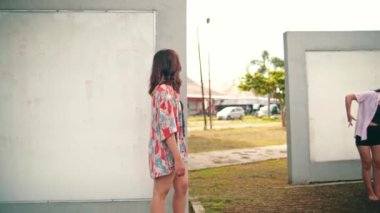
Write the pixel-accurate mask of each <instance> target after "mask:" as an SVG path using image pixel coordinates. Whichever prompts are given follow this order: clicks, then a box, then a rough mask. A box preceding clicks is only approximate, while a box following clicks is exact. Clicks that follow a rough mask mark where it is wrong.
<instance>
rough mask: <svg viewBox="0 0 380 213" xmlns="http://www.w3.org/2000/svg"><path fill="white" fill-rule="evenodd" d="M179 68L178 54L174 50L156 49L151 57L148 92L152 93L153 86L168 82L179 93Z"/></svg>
mask: <svg viewBox="0 0 380 213" xmlns="http://www.w3.org/2000/svg"><path fill="white" fill-rule="evenodd" d="M181 69H182V67H181V63H180V61H179V57H178V54H177V53H176V52H175V51H174V50H171V49H164V50H160V51H158V52H157V53H156V54H155V55H154V57H153V65H152V73H151V75H150V85H149V94H150V95H152V93H153V90H154V88H156V86H157V85H159V84H169V85H171V86H172V87H173V89H174V90H175V91H176V92H178V93H179V90H180V87H181V83H182V81H181V79H180V76H179V72H180V71H181Z"/></svg>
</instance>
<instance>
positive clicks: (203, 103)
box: [197, 28, 207, 130]
mask: <svg viewBox="0 0 380 213" xmlns="http://www.w3.org/2000/svg"><path fill="white" fill-rule="evenodd" d="M197 39H198V56H199V71H200V75H201V89H202V113H203V119H204V126H203V129H204V130H207V119H206V109H205V93H204V89H203V75H202V62H201V61H202V60H201V47H200V44H199V30H198V28H197Z"/></svg>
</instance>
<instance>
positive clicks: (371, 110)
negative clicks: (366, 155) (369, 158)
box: [355, 91, 380, 140]
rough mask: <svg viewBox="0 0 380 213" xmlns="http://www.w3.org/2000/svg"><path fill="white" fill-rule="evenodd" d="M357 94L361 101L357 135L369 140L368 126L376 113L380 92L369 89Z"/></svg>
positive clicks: (356, 128) (359, 101)
mask: <svg viewBox="0 0 380 213" xmlns="http://www.w3.org/2000/svg"><path fill="white" fill-rule="evenodd" d="M355 96H356V99H357V100H358V103H359V109H358V114H357V117H356V118H357V121H356V126H355V135H358V136H360V137H361V140H367V127H368V125H369V123H371V120H372V118H373V116H374V115H375V113H376V110H377V106H378V105H379V101H380V93H378V92H375V91H367V92H363V93H357V94H355Z"/></svg>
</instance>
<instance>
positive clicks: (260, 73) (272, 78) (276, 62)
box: [238, 50, 285, 126]
mask: <svg viewBox="0 0 380 213" xmlns="http://www.w3.org/2000/svg"><path fill="white" fill-rule="evenodd" d="M250 65H256V66H258V68H257V70H256V71H255V72H253V73H251V72H250V71H249V70H247V72H246V73H245V75H244V77H242V78H241V80H240V83H239V85H238V88H239V89H240V90H243V91H252V92H254V93H255V94H257V95H267V96H268V116H270V102H271V98H275V99H277V100H278V102H279V105H280V110H281V118H282V124H283V126H285V123H284V115H285V114H284V106H285V93H284V92H285V71H284V61H283V60H282V59H280V58H278V57H270V55H269V52H268V51H266V50H264V51H263V53H262V54H261V60H252V61H251V62H250Z"/></svg>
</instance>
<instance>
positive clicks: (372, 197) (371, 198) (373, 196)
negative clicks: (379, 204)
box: [368, 195, 380, 201]
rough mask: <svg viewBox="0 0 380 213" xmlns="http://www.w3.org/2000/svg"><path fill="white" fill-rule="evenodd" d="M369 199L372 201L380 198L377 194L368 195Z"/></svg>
mask: <svg viewBox="0 0 380 213" xmlns="http://www.w3.org/2000/svg"><path fill="white" fill-rule="evenodd" d="M368 199H369V200H370V201H379V200H380V199H379V198H378V197H377V196H376V195H369V196H368Z"/></svg>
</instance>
